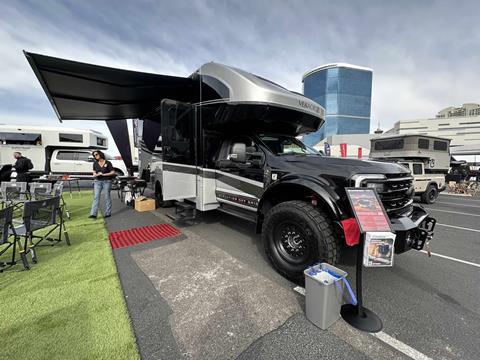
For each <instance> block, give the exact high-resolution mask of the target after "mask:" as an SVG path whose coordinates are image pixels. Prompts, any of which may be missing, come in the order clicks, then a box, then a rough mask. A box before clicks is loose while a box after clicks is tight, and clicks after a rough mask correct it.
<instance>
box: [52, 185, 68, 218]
mask: <svg viewBox="0 0 480 360" xmlns="http://www.w3.org/2000/svg"><path fill="white" fill-rule="evenodd" d="M51 195H52V196H60V208H61V210H62V212H63V210H65V214H66V215H67V218H68V220H70V211H68V207H67V203H66V202H65V199H64V198H63V182H61V181H58V182H56V183H55V184H54V185H53V188H52V193H51Z"/></svg>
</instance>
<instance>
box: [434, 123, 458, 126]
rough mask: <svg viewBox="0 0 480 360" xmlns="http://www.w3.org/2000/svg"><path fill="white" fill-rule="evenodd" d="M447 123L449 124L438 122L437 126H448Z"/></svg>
mask: <svg viewBox="0 0 480 360" xmlns="http://www.w3.org/2000/svg"><path fill="white" fill-rule="evenodd" d="M460 124H461V123H460ZM448 125H450V123H444V124H438V126H448Z"/></svg>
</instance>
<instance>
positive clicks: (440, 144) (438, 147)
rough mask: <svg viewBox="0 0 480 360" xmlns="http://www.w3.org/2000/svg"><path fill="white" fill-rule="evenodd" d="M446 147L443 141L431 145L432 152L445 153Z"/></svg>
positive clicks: (436, 141)
mask: <svg viewBox="0 0 480 360" xmlns="http://www.w3.org/2000/svg"><path fill="white" fill-rule="evenodd" d="M447 149H448V145H447V143H446V142H445V141H438V140H435V141H434V143H433V150H439V151H447Z"/></svg>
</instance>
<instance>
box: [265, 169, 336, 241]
mask: <svg viewBox="0 0 480 360" xmlns="http://www.w3.org/2000/svg"><path fill="white" fill-rule="evenodd" d="M325 182H326V181H325ZM309 198H311V199H312V200H313V198H314V199H315V200H316V201H317V204H318V207H319V208H321V209H322V210H324V211H325V212H326V213H327V215H328V216H329V217H330V219H331V220H332V221H334V222H337V221H339V220H340V219H342V218H344V215H345V212H344V211H343V210H342V209H341V208H340V206H339V202H340V197H339V196H338V195H337V194H336V193H335V192H334V191H333V190H332V189H331V188H330V187H329V185H328V183H326V184H324V183H323V182H321V181H319V180H317V179H315V178H309V177H293V176H292V177H287V178H283V179H282V180H280V181H278V182H277V183H275V184H273V185H271V186H270V187H269V188H268V189H267V190H266V191H265V192H264V193H263V195H262V198H261V199H260V201H259V203H258V213H257V231H258V232H260V229H261V227H262V223H263V219H264V217H265V215H266V214H267V212H268V211H269V210H270V209H271V208H272V207H274V206H275V205H277V204H279V203H281V202H285V201H290V200H307V199H309Z"/></svg>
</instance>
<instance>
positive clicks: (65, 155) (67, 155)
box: [57, 151, 75, 160]
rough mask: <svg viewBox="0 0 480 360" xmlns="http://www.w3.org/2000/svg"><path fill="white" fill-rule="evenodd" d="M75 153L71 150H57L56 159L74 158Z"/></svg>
mask: <svg viewBox="0 0 480 360" xmlns="http://www.w3.org/2000/svg"><path fill="white" fill-rule="evenodd" d="M74 158H75V153H74V152H73V151H59V152H58V154H57V160H75V159H74Z"/></svg>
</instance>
